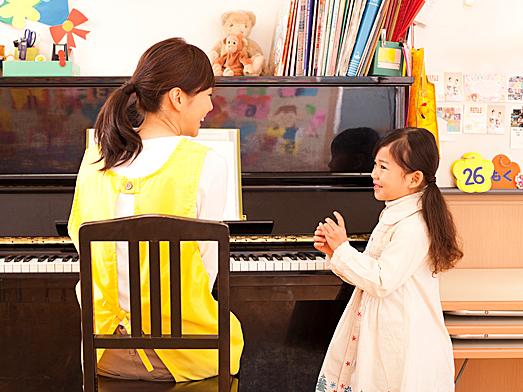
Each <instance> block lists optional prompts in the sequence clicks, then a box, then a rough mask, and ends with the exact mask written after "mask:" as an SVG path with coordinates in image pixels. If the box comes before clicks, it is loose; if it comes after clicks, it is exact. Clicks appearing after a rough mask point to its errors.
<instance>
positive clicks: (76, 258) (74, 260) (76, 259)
mask: <svg viewBox="0 0 523 392" xmlns="http://www.w3.org/2000/svg"><path fill="white" fill-rule="evenodd" d="M79 258H80V257H79V256H73V259H72V260H71V261H72V262H73V263H76V262H77V261H78V259H79Z"/></svg>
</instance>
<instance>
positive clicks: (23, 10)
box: [0, 0, 40, 29]
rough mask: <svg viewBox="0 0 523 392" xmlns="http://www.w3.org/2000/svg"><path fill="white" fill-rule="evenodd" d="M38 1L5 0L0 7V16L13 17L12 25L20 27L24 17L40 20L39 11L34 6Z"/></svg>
mask: <svg viewBox="0 0 523 392" xmlns="http://www.w3.org/2000/svg"><path fill="white" fill-rule="evenodd" d="M39 2H40V0H7V2H6V3H4V5H3V6H2V7H1V8H0V16H1V17H2V18H6V19H8V18H13V20H12V22H11V24H12V25H13V27H15V28H17V29H21V28H23V27H24V26H25V20H26V19H29V20H33V21H35V22H36V21H38V20H40V12H38V11H37V10H36V9H35V8H34V6H35V5H37V4H38V3H39Z"/></svg>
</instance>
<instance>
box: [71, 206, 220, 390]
mask: <svg viewBox="0 0 523 392" xmlns="http://www.w3.org/2000/svg"><path fill="white" fill-rule="evenodd" d="M79 238H80V282H81V303H82V341H83V361H84V391H94V390H96V349H97V348H111V349H114V348H149V349H218V350H219V351H218V375H219V387H218V390H219V391H220V392H223V391H226V390H228V389H229V380H230V324H229V322H230V314H229V228H228V226H227V225H225V224H224V223H220V222H214V221H206V220H199V219H190V218H181V217H174V216H167V215H137V216H132V217H126V218H118V219H110V220H105V221H98V222H86V223H84V224H82V225H81V226H80V232H79ZM101 241H111V242H114V241H125V242H128V244H129V289H130V308H131V309H130V313H131V320H130V321H131V334H130V335H127V336H126V335H94V329H93V328H94V324H93V318H94V314H93V286H92V260H91V243H92V242H101ZM143 241H147V242H148V243H149V275H150V309H151V312H150V315H151V334H150V335H145V334H143V332H142V312H141V297H140V287H141V285H140V254H139V252H140V250H139V243H140V242H143ZM160 241H162V242H164V241H165V242H169V263H170V309H171V315H170V316H171V333H170V335H163V334H162V315H161V309H162V304H161V295H160V246H159V245H160ZM180 241H216V242H217V243H218V259H219V260H218V278H217V281H218V335H184V334H182V321H181V320H182V318H181V281H180ZM111 333H112V331H111Z"/></svg>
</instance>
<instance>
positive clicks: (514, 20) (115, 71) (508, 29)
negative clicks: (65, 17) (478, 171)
mask: <svg viewBox="0 0 523 392" xmlns="http://www.w3.org/2000/svg"><path fill="white" fill-rule="evenodd" d="M469 1H472V3H473V5H472V6H465V5H464V0H427V5H426V6H425V9H424V10H423V11H422V14H421V15H420V18H419V19H420V20H421V21H423V22H425V23H426V25H418V26H417V27H416V29H415V31H414V41H415V45H416V46H417V47H421V46H423V47H425V56H426V63H427V71H428V72H429V73H435V72H444V71H458V72H485V73H490V72H503V73H515V74H517V73H519V74H520V75H521V74H523V23H522V22H521V17H522V15H523V0H469ZM282 4H284V0H221V1H216V0H170V1H169V0H152V1H149V2H143V1H138V0H107V1H102V0H71V1H70V2H69V5H70V8H78V9H79V10H80V11H82V12H83V13H85V15H86V16H87V17H88V18H89V21H88V22H87V23H85V25H82V26H80V27H82V28H85V29H87V30H91V33H90V34H89V35H88V39H87V40H86V41H84V40H82V39H80V38H78V39H77V40H76V42H77V49H75V51H74V62H75V63H76V64H79V66H80V74H81V75H85V76H87V75H89V76H98V75H104V76H116V75H118V76H126V75H130V74H131V73H132V71H133V69H134V67H135V65H136V62H137V61H138V58H139V56H140V55H141V53H142V52H143V51H144V50H145V49H146V48H147V47H149V46H150V45H151V44H153V43H154V42H156V41H159V40H161V39H164V38H167V37H170V36H182V37H184V38H185V39H187V41H189V42H190V43H193V44H195V45H197V46H199V47H201V48H202V49H204V50H205V51H209V50H210V48H211V47H212V46H213V45H214V43H215V42H216V41H217V40H218V39H219V38H220V36H221V33H220V15H221V14H222V13H223V12H225V11H229V10H235V9H246V10H251V11H253V12H254V13H255V14H256V16H257V24H256V26H255V27H254V29H253V32H252V34H251V37H252V38H253V39H254V40H256V41H257V42H258V43H259V44H260V45H261V47H262V49H263V51H264V53H265V55H266V56H268V53H269V49H270V45H271V41H272V35H273V29H274V26H275V22H276V16H277V13H278V11H279V8H280V7H281V5H282ZM28 26H29V27H31V28H33V29H35V30H37V32H38V33H39V37H38V40H39V42H40V43H39V45H38V46H40V47H41V48H50V47H51V39H50V36H49V32H48V31H49V30H48V26H45V25H41V24H39V23H32V22H31V23H29V24H28ZM20 33H21V31H20V30H18V31H17V30H15V29H13V28H12V27H10V26H7V25H5V24H3V23H0V43H4V42H12V40H13V39H16V38H17V37H18V36H19V35H20ZM49 51H50V49H48V50H46V51H45V52H46V53H45V54H47V55H49ZM509 137H510V132H509V131H508V129H507V131H506V133H505V135H503V136H496V135H469V134H462V135H458V136H452V137H451V139H450V141H443V142H442V163H441V166H440V171H439V173H438V184H439V185H440V186H450V185H452V184H453V181H452V178H451V175H450V172H449V168H450V164H451V163H452V162H453V161H454V160H455V159H458V158H459V157H460V156H461V155H462V154H463V153H464V152H467V151H478V152H480V153H482V154H483V155H484V156H485V157H488V158H491V157H492V156H493V155H495V154H496V153H499V152H504V153H507V154H508V155H509V156H510V157H511V158H512V159H513V160H515V161H517V162H519V163H520V164H521V166H523V150H511V149H509V142H510V139H509Z"/></svg>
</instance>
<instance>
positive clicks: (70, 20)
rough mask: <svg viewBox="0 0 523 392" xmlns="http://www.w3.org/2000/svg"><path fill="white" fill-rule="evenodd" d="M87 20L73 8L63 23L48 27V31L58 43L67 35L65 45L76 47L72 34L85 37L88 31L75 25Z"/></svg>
mask: <svg viewBox="0 0 523 392" xmlns="http://www.w3.org/2000/svg"><path fill="white" fill-rule="evenodd" d="M87 20H88V19H87V17H86V16H85V15H84V14H82V13H81V12H80V11H78V10H77V9H75V8H73V9H72V10H71V13H70V14H69V16H68V17H67V20H66V21H65V22H64V23H62V24H61V25H58V26H52V27H49V31H50V32H51V37H53V41H54V43H55V44H59V43H60V41H61V40H62V39H63V38H64V36H65V35H67V47H68V48H76V45H75V43H74V36H73V34H76V35H78V36H79V37H81V38H83V39H86V36H87V33H89V31H87V30H81V29H77V28H76V26H79V25H81V24H82V23H85V22H87Z"/></svg>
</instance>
